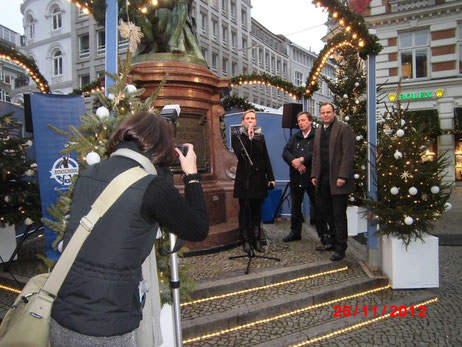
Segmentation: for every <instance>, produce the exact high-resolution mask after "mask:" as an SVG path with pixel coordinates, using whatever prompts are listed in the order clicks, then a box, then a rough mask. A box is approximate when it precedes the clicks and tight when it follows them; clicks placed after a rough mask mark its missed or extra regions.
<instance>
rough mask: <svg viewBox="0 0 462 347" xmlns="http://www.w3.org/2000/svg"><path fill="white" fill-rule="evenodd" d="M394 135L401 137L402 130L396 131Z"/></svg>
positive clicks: (402, 134)
mask: <svg viewBox="0 0 462 347" xmlns="http://www.w3.org/2000/svg"><path fill="white" fill-rule="evenodd" d="M396 135H397V136H398V137H403V136H404V130H403V129H398V130H396Z"/></svg>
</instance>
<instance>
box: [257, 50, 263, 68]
mask: <svg viewBox="0 0 462 347" xmlns="http://www.w3.org/2000/svg"><path fill="white" fill-rule="evenodd" d="M258 65H260V67H263V48H259V49H258Z"/></svg>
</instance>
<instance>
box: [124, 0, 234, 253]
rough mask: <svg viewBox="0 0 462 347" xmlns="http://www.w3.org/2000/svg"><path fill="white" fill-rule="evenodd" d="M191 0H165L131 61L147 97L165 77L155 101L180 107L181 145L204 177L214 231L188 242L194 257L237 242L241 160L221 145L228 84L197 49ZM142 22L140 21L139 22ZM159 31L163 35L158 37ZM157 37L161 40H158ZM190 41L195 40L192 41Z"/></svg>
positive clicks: (178, 137)
mask: <svg viewBox="0 0 462 347" xmlns="http://www.w3.org/2000/svg"><path fill="white" fill-rule="evenodd" d="M190 3H191V1H188V0H179V1H174V0H170V1H164V2H162V7H161V8H159V9H158V10H157V11H156V13H154V14H152V15H151V17H150V18H151V19H152V23H151V25H150V26H147V27H146V26H145V27H144V28H143V27H141V28H142V31H143V33H144V35H145V36H146V33H147V32H148V33H149V34H152V35H150V36H149V37H150V38H151V39H152V40H154V41H152V40H151V41H149V40H145V41H144V42H143V41H142V44H141V46H139V49H138V51H139V52H142V54H138V55H136V56H135V57H133V66H132V70H131V74H132V76H133V77H134V81H135V84H136V85H137V86H138V87H140V88H145V89H146V92H145V94H144V95H143V97H145V98H147V97H148V96H150V95H151V94H152V93H154V92H155V90H156V88H157V86H158V85H159V83H160V82H161V81H162V80H163V78H164V76H165V75H167V82H166V84H165V85H164V87H163V88H162V90H161V91H160V94H159V95H158V97H157V100H156V102H155V106H156V108H158V109H162V107H164V106H165V105H167V104H179V105H180V107H181V115H180V118H179V119H178V120H177V123H178V124H177V135H176V142H177V144H182V143H186V142H188V143H192V144H193V145H194V148H195V151H196V154H197V159H198V170H199V172H201V173H202V175H203V188H204V193H205V197H206V201H207V207H208V211H209V220H210V232H209V236H208V237H207V239H206V240H204V241H202V242H199V243H187V244H186V247H188V248H189V249H190V253H191V254H197V253H200V252H206V251H212V250H218V249H221V248H222V247H224V246H227V245H231V244H235V243H237V242H238V241H239V232H238V218H237V216H238V203H237V200H236V199H234V198H233V187H234V172H235V167H236V163H237V159H236V157H235V155H234V154H233V153H231V152H230V151H229V150H228V149H227V148H226V147H225V145H224V144H223V140H222V137H221V132H220V117H222V116H223V114H224V109H223V107H222V106H221V95H222V92H223V91H224V90H225V89H227V88H229V86H230V80H229V79H224V78H218V77H217V76H215V75H214V74H213V73H212V72H211V71H210V70H209V69H208V68H207V66H206V63H205V61H204V59H203V57H202V55H201V53H200V50H199V49H198V46H197V42H196V41H195V35H194V36H191V35H192V34H194V31H193V25H192V22H191V17H190V15H189V9H190V7H188V6H190ZM137 24H138V23H137ZM159 32H160V33H162V32H163V33H164V34H165V35H160V36H161V38H159V35H158V34H159ZM156 37H158V39H155V38H156ZM192 37H193V38H194V42H192ZM175 184H176V185H177V187H178V188H179V189H180V190H182V189H183V187H182V180H181V177H180V176H179V175H175Z"/></svg>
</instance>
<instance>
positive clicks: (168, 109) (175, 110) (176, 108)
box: [160, 104, 181, 123]
mask: <svg viewBox="0 0 462 347" xmlns="http://www.w3.org/2000/svg"><path fill="white" fill-rule="evenodd" d="M180 112H181V107H180V105H178V104H172V105H165V106H164V108H163V109H162V111H160V115H161V116H162V117H164V118H165V119H167V120H169V121H170V122H172V123H175V121H176V120H177V119H178V117H179V116H180Z"/></svg>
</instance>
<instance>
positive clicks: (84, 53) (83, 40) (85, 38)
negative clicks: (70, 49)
mask: <svg viewBox="0 0 462 347" xmlns="http://www.w3.org/2000/svg"><path fill="white" fill-rule="evenodd" d="M89 55H90V37H89V35H88V34H84V35H80V36H79V57H80V58H85V57H88V56H89Z"/></svg>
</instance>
